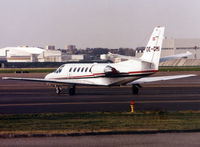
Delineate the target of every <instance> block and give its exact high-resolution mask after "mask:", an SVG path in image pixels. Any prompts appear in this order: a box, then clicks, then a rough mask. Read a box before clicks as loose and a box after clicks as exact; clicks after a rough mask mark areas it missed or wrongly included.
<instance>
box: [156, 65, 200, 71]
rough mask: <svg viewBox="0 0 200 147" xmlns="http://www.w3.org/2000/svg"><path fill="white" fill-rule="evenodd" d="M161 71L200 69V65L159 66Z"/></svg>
mask: <svg viewBox="0 0 200 147" xmlns="http://www.w3.org/2000/svg"><path fill="white" fill-rule="evenodd" d="M159 71H163V72H166V71H167V72H170V71H200V67H199V66H188V67H179V66H175V67H159Z"/></svg>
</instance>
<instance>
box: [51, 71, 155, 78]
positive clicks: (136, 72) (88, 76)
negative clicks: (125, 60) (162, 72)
mask: <svg viewBox="0 0 200 147" xmlns="http://www.w3.org/2000/svg"><path fill="white" fill-rule="evenodd" d="M151 72H158V70H147V71H133V72H128V75H124V76H130V75H134V74H136V75H138V74H140V73H146V74H147V73H151ZM102 76H105V73H95V74H92V75H83V76H69V77H60V78H51V79H77V78H97V77H102Z"/></svg>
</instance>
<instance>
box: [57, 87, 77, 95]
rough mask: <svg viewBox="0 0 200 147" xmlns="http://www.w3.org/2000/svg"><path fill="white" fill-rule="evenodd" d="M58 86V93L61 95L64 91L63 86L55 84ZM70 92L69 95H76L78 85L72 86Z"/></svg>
mask: <svg viewBox="0 0 200 147" xmlns="http://www.w3.org/2000/svg"><path fill="white" fill-rule="evenodd" d="M55 88H56V94H58V95H60V94H61V92H62V91H63V88H62V87H61V86H55ZM68 93H69V95H75V94H76V87H75V85H73V86H72V87H69V88H68Z"/></svg>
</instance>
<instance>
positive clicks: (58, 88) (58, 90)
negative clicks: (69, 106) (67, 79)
mask: <svg viewBox="0 0 200 147" xmlns="http://www.w3.org/2000/svg"><path fill="white" fill-rule="evenodd" d="M61 91H62V87H61V86H56V94H58V95H59V94H60V93H61Z"/></svg>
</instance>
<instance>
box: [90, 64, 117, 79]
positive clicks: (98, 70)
mask: <svg viewBox="0 0 200 147" xmlns="http://www.w3.org/2000/svg"><path fill="white" fill-rule="evenodd" d="M91 72H92V74H93V75H95V76H100V75H102V74H104V75H105V76H108V77H110V76H115V75H116V74H118V73H119V72H118V71H117V70H116V69H115V68H114V67H112V66H110V65H100V64H95V65H93V67H92V69H91Z"/></svg>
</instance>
